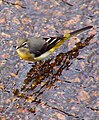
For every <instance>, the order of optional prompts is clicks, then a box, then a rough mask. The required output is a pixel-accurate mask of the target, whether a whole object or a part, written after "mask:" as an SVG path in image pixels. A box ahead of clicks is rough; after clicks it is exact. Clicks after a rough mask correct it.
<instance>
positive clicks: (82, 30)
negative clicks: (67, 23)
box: [70, 26, 93, 37]
mask: <svg viewBox="0 0 99 120" xmlns="http://www.w3.org/2000/svg"><path fill="white" fill-rule="evenodd" d="M92 27H93V26H87V27H84V28H81V29H79V30H75V31H74V32H71V33H70V37H72V36H75V35H78V34H79V33H81V32H84V31H86V30H88V29H91V28H92Z"/></svg>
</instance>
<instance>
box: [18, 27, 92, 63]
mask: <svg viewBox="0 0 99 120" xmlns="http://www.w3.org/2000/svg"><path fill="white" fill-rule="evenodd" d="M92 27H93V26H86V27H83V28H81V29H78V30H75V31H73V32H70V33H66V34H63V35H57V36H52V37H51V36H48V37H31V38H18V39H17V46H16V51H17V53H18V55H19V56H20V58H22V59H24V60H26V61H32V62H37V61H41V60H43V59H45V58H46V57H48V56H49V55H50V54H52V53H53V52H54V51H55V50H56V49H58V48H59V47H60V46H61V45H62V44H64V42H65V41H66V40H68V39H69V38H71V37H73V36H75V35H78V34H80V33H81V32H84V31H86V30H89V29H91V28H92Z"/></svg>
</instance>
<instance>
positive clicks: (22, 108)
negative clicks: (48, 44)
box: [0, 0, 99, 120]
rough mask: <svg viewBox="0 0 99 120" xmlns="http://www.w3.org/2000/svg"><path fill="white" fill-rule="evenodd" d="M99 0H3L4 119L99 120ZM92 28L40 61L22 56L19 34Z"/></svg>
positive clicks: (0, 75)
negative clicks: (18, 42)
mask: <svg viewBox="0 0 99 120" xmlns="http://www.w3.org/2000/svg"><path fill="white" fill-rule="evenodd" d="M98 14H99V11H98V0H68V1H66V0H21V1H20V0H0V94H1V105H0V116H1V120H98V119H99V102H98V95H99V91H98V87H99V82H98V80H99V76H98V73H99V71H98V65H99V62H98V61H99V59H98V56H99V41H98V40H99V26H98V25H99V18H98ZM88 25H92V26H93V28H92V29H90V30H89V31H86V32H85V33H82V34H80V35H78V36H75V37H72V38H71V39H69V40H68V41H67V42H65V43H64V45H63V46H62V47H60V48H59V49H58V50H57V51H55V52H54V53H53V54H52V55H51V56H50V57H48V58H46V59H45V60H43V61H40V62H38V63H28V62H26V61H24V60H21V59H20V58H19V56H18V55H17V53H16V49H15V47H16V41H17V39H18V38H19V37H31V36H55V35H58V34H64V33H66V32H70V31H74V30H76V29H79V28H82V27H84V26H88Z"/></svg>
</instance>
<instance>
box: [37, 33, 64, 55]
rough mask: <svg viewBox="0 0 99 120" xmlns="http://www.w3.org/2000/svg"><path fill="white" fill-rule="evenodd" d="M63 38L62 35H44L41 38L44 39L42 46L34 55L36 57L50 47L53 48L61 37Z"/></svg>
mask: <svg viewBox="0 0 99 120" xmlns="http://www.w3.org/2000/svg"><path fill="white" fill-rule="evenodd" d="M62 38H63V35H61V36H59V37H45V38H43V39H44V40H45V43H44V44H43V46H42V47H41V49H40V51H37V52H36V54H35V55H36V56H35V57H38V56H40V55H41V54H43V53H45V52H47V51H49V50H50V49H51V48H53V47H54V46H55V45H56V44H57V43H58V42H59V41H60V40H61V39H62Z"/></svg>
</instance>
